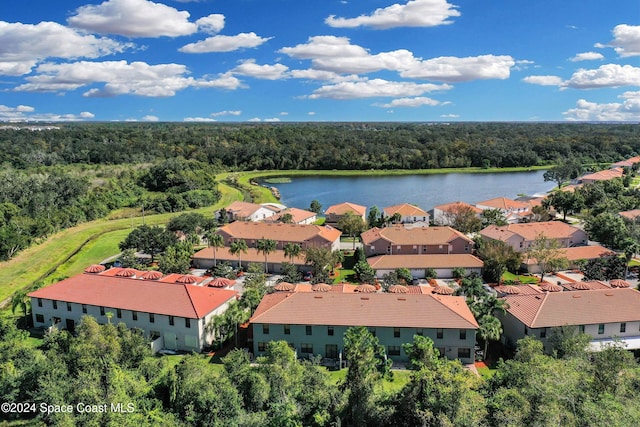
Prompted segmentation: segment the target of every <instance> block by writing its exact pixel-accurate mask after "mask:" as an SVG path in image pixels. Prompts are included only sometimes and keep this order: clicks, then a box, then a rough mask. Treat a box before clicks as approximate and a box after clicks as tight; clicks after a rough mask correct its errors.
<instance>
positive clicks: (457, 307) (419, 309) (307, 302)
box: [251, 292, 478, 329]
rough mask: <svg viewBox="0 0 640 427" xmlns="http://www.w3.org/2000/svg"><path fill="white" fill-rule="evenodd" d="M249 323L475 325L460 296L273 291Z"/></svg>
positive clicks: (461, 327)
mask: <svg viewBox="0 0 640 427" xmlns="http://www.w3.org/2000/svg"><path fill="white" fill-rule="evenodd" d="M251 322H252V323H271V324H300V325H336V326H358V325H364V326H371V327H401V328H402V327H404V328H460V329H477V328H478V323H477V322H476V320H475V319H474V317H473V314H472V313H471V311H470V310H469V308H468V307H467V304H466V303H465V300H464V298H463V297H454V296H440V295H433V294H427V295H417V294H403V295H397V294H391V293H373V294H357V293H356V294H347V293H337V292H325V293H306V292H299V293H284V292H279V293H274V294H269V295H266V296H265V297H264V298H263V299H262V302H261V303H260V305H259V306H258V308H257V309H256V312H255V313H254V315H253V317H252V318H251Z"/></svg>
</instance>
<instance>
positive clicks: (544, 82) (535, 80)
mask: <svg viewBox="0 0 640 427" xmlns="http://www.w3.org/2000/svg"><path fill="white" fill-rule="evenodd" d="M522 81H523V82H525V83H531V84H533V85H540V86H561V85H562V77H558V76H527V77H525V78H524V79H522Z"/></svg>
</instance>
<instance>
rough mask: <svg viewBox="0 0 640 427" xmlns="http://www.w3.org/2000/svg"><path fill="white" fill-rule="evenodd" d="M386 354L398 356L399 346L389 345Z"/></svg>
mask: <svg viewBox="0 0 640 427" xmlns="http://www.w3.org/2000/svg"><path fill="white" fill-rule="evenodd" d="M387 354H388V355H389V356H400V346H399V345H390V346H388V347H387Z"/></svg>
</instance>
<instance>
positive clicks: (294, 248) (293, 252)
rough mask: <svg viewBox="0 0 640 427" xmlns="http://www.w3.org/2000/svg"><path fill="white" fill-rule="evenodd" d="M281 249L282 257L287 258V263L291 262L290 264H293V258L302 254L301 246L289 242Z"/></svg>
mask: <svg viewBox="0 0 640 427" xmlns="http://www.w3.org/2000/svg"><path fill="white" fill-rule="evenodd" d="M282 249H284V255H285V256H287V257H289V261H291V264H293V258H294V257H297V256H298V255H300V252H302V246H300V245H299V244H297V243H291V242H289V243H285V245H284V247H283V248H282Z"/></svg>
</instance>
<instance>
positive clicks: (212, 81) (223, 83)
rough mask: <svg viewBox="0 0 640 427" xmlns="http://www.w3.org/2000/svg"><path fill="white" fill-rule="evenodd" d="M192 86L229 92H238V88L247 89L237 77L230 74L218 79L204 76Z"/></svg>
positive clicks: (220, 75) (224, 74)
mask: <svg viewBox="0 0 640 427" xmlns="http://www.w3.org/2000/svg"><path fill="white" fill-rule="evenodd" d="M192 86H193V87H199V88H215V89H227V90H236V89H238V88H241V87H245V86H243V85H242V82H240V80H238V78H237V77H235V76H234V75H233V74H231V73H228V72H227V73H222V74H219V75H218V76H217V77H210V76H204V77H202V78H201V79H198V80H195V81H194V82H193V84H192Z"/></svg>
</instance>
